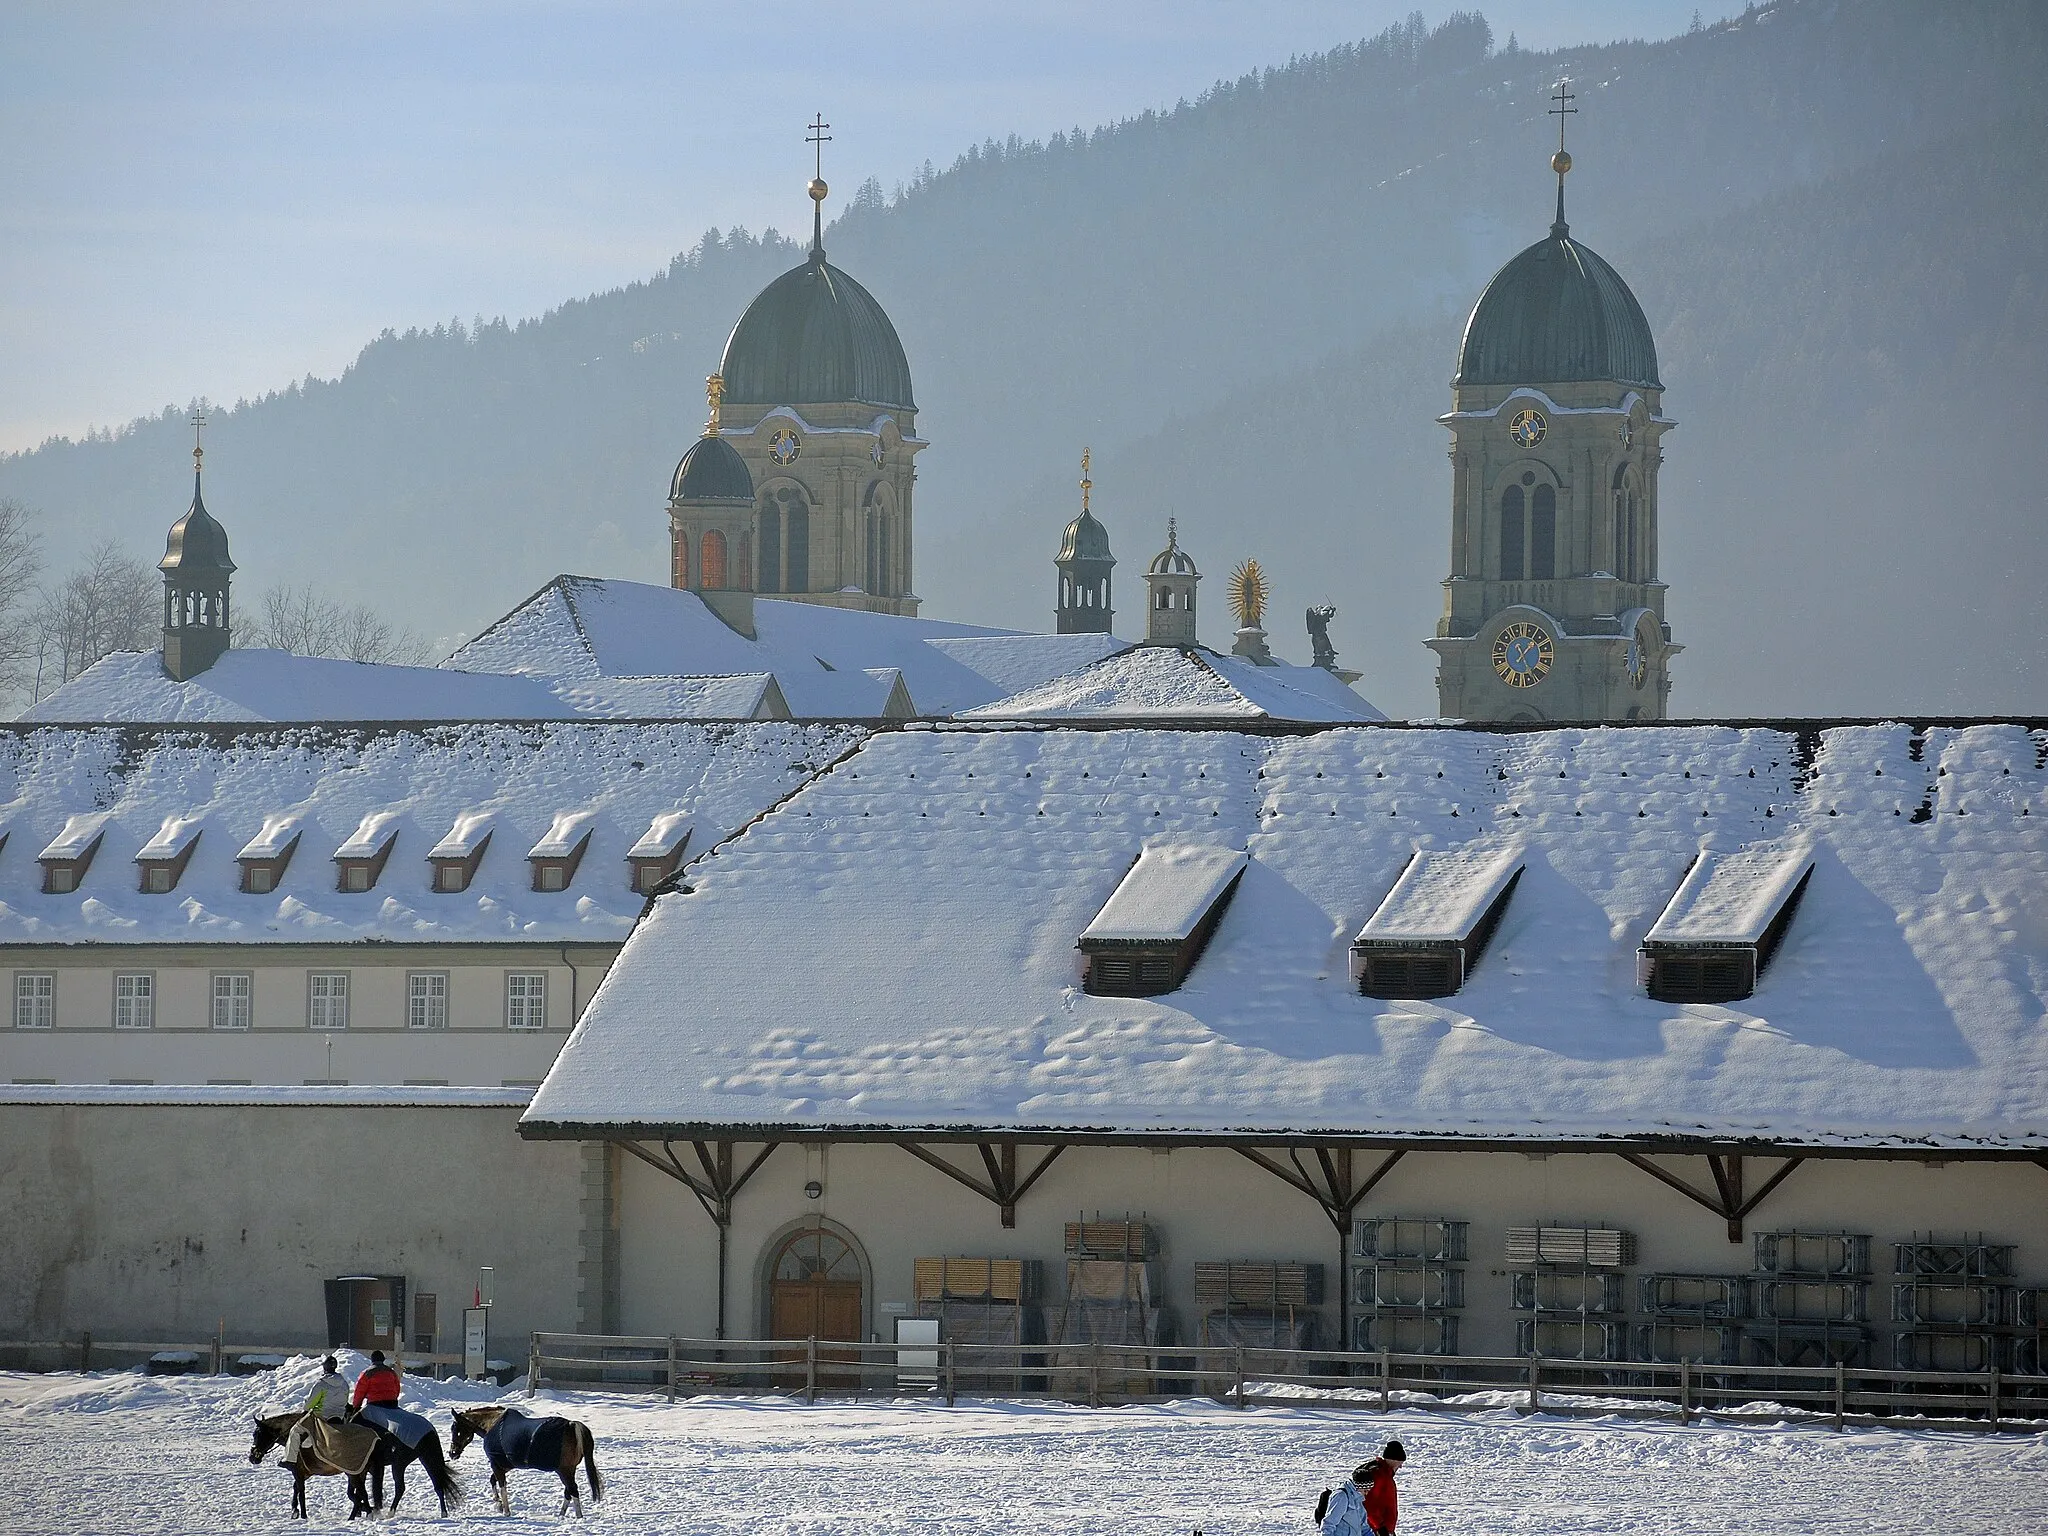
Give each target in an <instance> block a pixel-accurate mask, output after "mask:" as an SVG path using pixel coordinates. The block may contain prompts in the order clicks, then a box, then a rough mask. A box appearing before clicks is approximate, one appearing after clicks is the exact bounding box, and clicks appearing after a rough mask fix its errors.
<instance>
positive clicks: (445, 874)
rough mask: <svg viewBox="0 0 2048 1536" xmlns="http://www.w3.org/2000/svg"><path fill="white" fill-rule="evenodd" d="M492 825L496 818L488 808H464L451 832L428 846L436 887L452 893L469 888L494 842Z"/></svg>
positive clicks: (428, 856)
mask: <svg viewBox="0 0 2048 1536" xmlns="http://www.w3.org/2000/svg"><path fill="white" fill-rule="evenodd" d="M493 826H494V818H493V817H492V816H491V814H490V812H488V811H465V812H463V814H462V815H460V816H458V817H456V818H455V825H454V826H452V827H450V828H449V829H448V835H447V836H446V837H444V838H442V839H441V841H440V842H438V843H436V844H434V846H433V847H431V848H429V849H428V850H427V863H428V864H430V865H432V866H433V870H434V889H435V890H437V891H442V892H450V893H452V892H455V891H466V890H468V889H469V882H470V881H472V880H474V879H475V878H476V871H477V866H478V865H480V864H482V863H483V861H484V850H485V849H487V848H489V847H490V846H491V832H492V829H493Z"/></svg>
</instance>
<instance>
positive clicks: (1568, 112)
mask: <svg viewBox="0 0 2048 1536" xmlns="http://www.w3.org/2000/svg"><path fill="white" fill-rule="evenodd" d="M1571 83H1572V78H1571V76H1570V75H1566V76H1564V77H1563V78H1562V79H1560V80H1559V81H1558V82H1557V89H1556V91H1554V92H1553V93H1552V94H1551V97H1550V99H1551V100H1552V101H1553V102H1555V103H1556V105H1555V106H1553V107H1552V108H1551V109H1550V115H1551V116H1552V117H1554V118H1556V119H1557V153H1556V154H1554V155H1552V156H1551V157H1550V168H1551V169H1552V170H1553V171H1555V172H1557V222H1556V223H1555V224H1553V225H1551V226H1550V232H1551V233H1552V234H1553V235H1556V236H1558V237H1560V238H1562V237H1563V236H1564V235H1566V234H1567V233H1569V229H1568V227H1567V225H1566V224H1565V222H1564V173H1565V172H1566V171H1568V170H1570V169H1571V168H1572V157H1571V156H1570V155H1569V154H1568V153H1566V151H1565V147H1564V120H1565V119H1566V118H1568V117H1571V116H1573V115H1575V114H1576V113H1577V112H1578V110H1579V109H1578V108H1577V107H1575V106H1573V105H1572V103H1573V102H1575V101H1577V100H1578V99H1579V98H1578V97H1577V96H1575V95H1574V94H1573V93H1572V90H1571Z"/></svg>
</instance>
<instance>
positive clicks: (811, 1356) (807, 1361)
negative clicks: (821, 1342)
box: [804, 1333, 818, 1403]
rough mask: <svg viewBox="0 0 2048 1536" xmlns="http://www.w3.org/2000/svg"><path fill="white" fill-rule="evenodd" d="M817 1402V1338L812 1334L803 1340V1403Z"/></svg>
mask: <svg viewBox="0 0 2048 1536" xmlns="http://www.w3.org/2000/svg"><path fill="white" fill-rule="evenodd" d="M817 1400H818V1336H817V1335H816V1334H815V1333H813V1334H810V1335H808V1336H807V1337H806V1338H805V1339H804V1401H805V1402H807V1403H815V1402H816V1401H817Z"/></svg>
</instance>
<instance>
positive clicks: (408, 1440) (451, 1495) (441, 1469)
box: [355, 1403, 462, 1515]
mask: <svg viewBox="0 0 2048 1536" xmlns="http://www.w3.org/2000/svg"><path fill="white" fill-rule="evenodd" d="M355 1421H356V1422H357V1423H359V1424H367V1425H369V1426H370V1427H371V1428H372V1429H374V1430H376V1431H377V1434H378V1436H379V1438H380V1439H381V1440H382V1441H383V1442H384V1447H385V1455H383V1456H380V1457H378V1458H377V1459H376V1460H375V1461H372V1462H371V1463H370V1483H371V1487H372V1489H373V1490H374V1497H375V1500H376V1507H377V1509H378V1510H379V1511H380V1512H381V1511H382V1510H383V1508H384V1468H385V1466H386V1465H387V1464H388V1465H389V1466H390V1468H391V1476H392V1480H393V1482H394V1484H395V1485H396V1486H395V1491H394V1492H393V1493H392V1495H391V1512H392V1513H393V1514H394V1515H395V1514H397V1513H398V1506H399V1503H400V1501H402V1500H403V1499H404V1498H405V1469H406V1468H407V1467H409V1466H411V1465H412V1464H413V1463H414V1462H416V1461H417V1462H418V1463H419V1464H420V1465H421V1466H423V1467H425V1468H426V1469H427V1481H428V1482H429V1483H431V1484H433V1487H434V1497H435V1498H437V1499H439V1500H440V1501H441V1513H442V1514H444V1515H445V1514H447V1513H448V1512H449V1511H450V1510H451V1509H460V1508H462V1484H461V1483H459V1482H457V1481H456V1478H455V1469H454V1468H452V1467H450V1466H449V1465H448V1459H447V1458H446V1457H445V1456H443V1455H442V1454H441V1435H440V1432H439V1431H438V1430H436V1429H435V1428H434V1426H433V1424H432V1423H430V1422H429V1421H428V1420H427V1419H425V1418H423V1417H421V1416H420V1415H419V1414H417V1413H411V1412H408V1411H407V1410H406V1409H403V1408H393V1407H389V1406H387V1405H384V1404H379V1403H365V1404H364V1405H363V1406H362V1407H360V1408H358V1409H356V1410H355Z"/></svg>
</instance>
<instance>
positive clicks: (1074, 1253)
mask: <svg viewBox="0 0 2048 1536" xmlns="http://www.w3.org/2000/svg"><path fill="white" fill-rule="evenodd" d="M1066 1237H1067V1257H1069V1258H1073V1259H1150V1258H1154V1257H1156V1256H1157V1255H1158V1253H1159V1231H1158V1228H1156V1227H1154V1226H1153V1225H1152V1223H1150V1222H1149V1221H1132V1220H1130V1219H1129V1218H1125V1219H1124V1220H1122V1221H1102V1220H1096V1221H1070V1222H1068V1223H1067V1233H1066Z"/></svg>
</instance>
